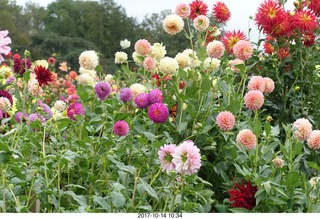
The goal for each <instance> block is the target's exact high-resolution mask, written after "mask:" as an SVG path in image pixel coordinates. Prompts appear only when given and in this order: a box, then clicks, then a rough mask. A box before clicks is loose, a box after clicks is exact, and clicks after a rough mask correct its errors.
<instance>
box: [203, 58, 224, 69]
mask: <svg viewBox="0 0 320 219" xmlns="http://www.w3.org/2000/svg"><path fill="white" fill-rule="evenodd" d="M220 63H221V61H220V60H219V59H216V58H210V57H208V58H206V59H205V60H204V61H203V68H204V69H205V70H208V71H214V70H216V69H218V68H219V67H220Z"/></svg>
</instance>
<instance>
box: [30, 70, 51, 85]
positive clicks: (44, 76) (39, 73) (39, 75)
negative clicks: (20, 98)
mask: <svg viewBox="0 0 320 219" xmlns="http://www.w3.org/2000/svg"><path fill="white" fill-rule="evenodd" d="M34 73H35V74H36V79H37V80H38V83H39V85H40V86H42V85H48V83H49V82H51V81H53V77H52V73H51V72H50V71H49V70H48V69H46V68H44V67H42V66H41V65H39V66H36V67H35V68H34Z"/></svg>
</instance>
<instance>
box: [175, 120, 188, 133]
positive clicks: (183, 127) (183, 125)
mask: <svg viewBox="0 0 320 219" xmlns="http://www.w3.org/2000/svg"><path fill="white" fill-rule="evenodd" d="M187 125H188V123H187V122H182V123H178V125H177V130H178V133H179V134H181V132H182V131H185V130H186V128H187Z"/></svg>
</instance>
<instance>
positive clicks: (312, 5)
mask: <svg viewBox="0 0 320 219" xmlns="http://www.w3.org/2000/svg"><path fill="white" fill-rule="evenodd" d="M306 4H307V6H308V8H309V9H311V10H312V11H313V12H314V13H315V14H316V15H317V16H318V17H320V0H306Z"/></svg>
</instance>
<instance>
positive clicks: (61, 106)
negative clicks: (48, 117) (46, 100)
mask: <svg viewBox="0 0 320 219" xmlns="http://www.w3.org/2000/svg"><path fill="white" fill-rule="evenodd" d="M54 108H55V109H56V110H58V111H59V112H63V111H65V110H66V109H67V104H66V103H65V102H64V101H62V100H57V101H56V102H55V103H54Z"/></svg>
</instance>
